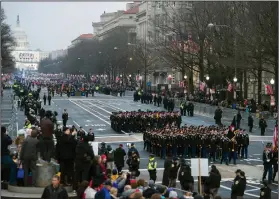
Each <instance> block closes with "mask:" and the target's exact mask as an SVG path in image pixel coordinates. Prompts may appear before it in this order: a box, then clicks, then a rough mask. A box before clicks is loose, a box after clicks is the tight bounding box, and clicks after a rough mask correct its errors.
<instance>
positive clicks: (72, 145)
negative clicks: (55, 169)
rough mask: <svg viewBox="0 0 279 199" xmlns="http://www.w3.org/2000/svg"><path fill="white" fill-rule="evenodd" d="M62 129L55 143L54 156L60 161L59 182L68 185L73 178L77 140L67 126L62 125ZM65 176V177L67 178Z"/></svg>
mask: <svg viewBox="0 0 279 199" xmlns="http://www.w3.org/2000/svg"><path fill="white" fill-rule="evenodd" d="M63 131H64V134H63V135H62V137H61V138H60V139H59V140H58V142H57V144H56V158H57V160H58V162H59V163H60V169H61V183H62V184H67V185H68V184H71V183H72V180H73V173H74V161H75V156H76V145H77V142H76V140H75V138H74V136H72V135H71V132H70V129H69V128H67V127H64V129H63ZM65 177H67V180H66V179H65Z"/></svg>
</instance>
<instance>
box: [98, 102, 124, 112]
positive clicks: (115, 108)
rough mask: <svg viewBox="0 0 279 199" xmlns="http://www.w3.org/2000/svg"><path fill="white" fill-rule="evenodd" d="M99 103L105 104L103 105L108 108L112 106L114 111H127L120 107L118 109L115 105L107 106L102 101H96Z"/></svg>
mask: <svg viewBox="0 0 279 199" xmlns="http://www.w3.org/2000/svg"><path fill="white" fill-rule="evenodd" d="M96 101H97V102H98V103H100V104H103V105H106V106H110V107H112V109H114V110H117V111H118V110H120V111H126V110H124V109H121V108H118V107H116V106H113V105H111V104H105V103H103V102H101V101H100V100H96ZM119 106H120V104H119Z"/></svg>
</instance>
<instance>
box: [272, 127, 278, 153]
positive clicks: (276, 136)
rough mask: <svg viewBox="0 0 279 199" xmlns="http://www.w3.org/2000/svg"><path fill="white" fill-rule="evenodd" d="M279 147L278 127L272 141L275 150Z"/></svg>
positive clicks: (275, 128)
mask: <svg viewBox="0 0 279 199" xmlns="http://www.w3.org/2000/svg"><path fill="white" fill-rule="evenodd" d="M277 147H278V125H276V126H275V127H274V132H273V139H272V148H273V149H275V148H277Z"/></svg>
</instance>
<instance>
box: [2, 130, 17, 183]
mask: <svg viewBox="0 0 279 199" xmlns="http://www.w3.org/2000/svg"><path fill="white" fill-rule="evenodd" d="M12 143H13V140H12V138H11V137H10V136H8V135H7V134H6V127H4V126H1V164H2V165H5V166H8V167H9V168H10V181H9V184H11V185H15V184H16V169H17V168H16V167H17V165H16V163H15V162H14V161H13V160H12V158H11V156H10V151H9V149H8V147H9V145H11V144H12Z"/></svg>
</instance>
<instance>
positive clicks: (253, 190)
mask: <svg viewBox="0 0 279 199" xmlns="http://www.w3.org/2000/svg"><path fill="white" fill-rule="evenodd" d="M258 190H260V188H257V189H250V190H247V191H245V192H246V193H247V192H251V191H258Z"/></svg>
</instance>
